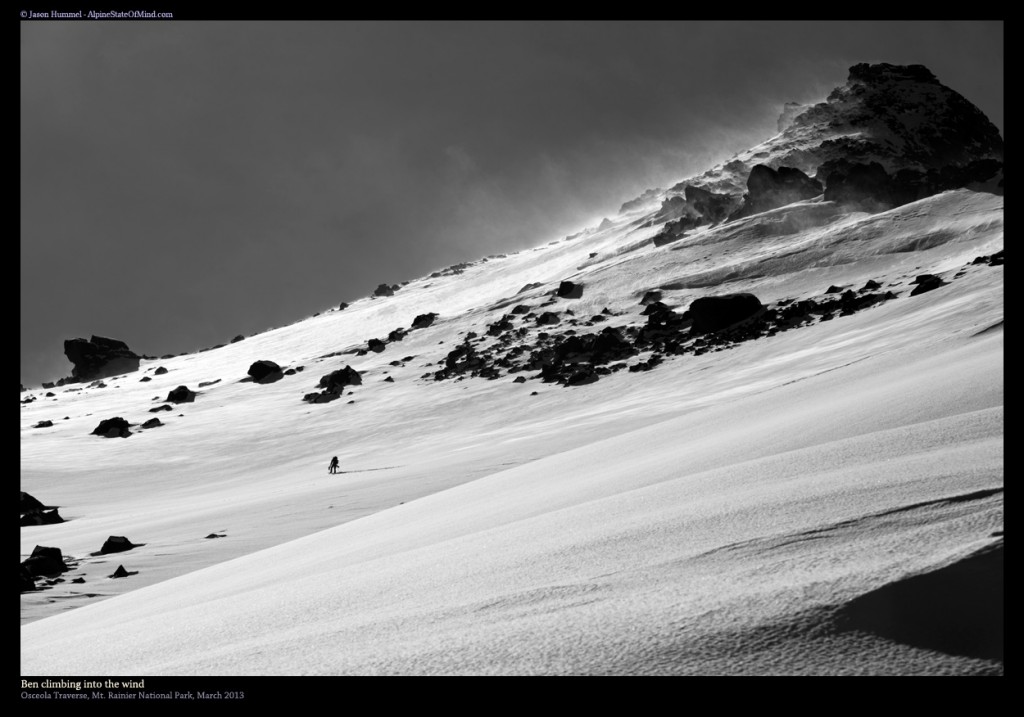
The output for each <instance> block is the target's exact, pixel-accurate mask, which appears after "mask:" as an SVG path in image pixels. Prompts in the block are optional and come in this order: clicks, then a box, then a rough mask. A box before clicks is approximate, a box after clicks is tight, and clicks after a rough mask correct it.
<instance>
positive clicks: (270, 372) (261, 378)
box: [247, 359, 284, 383]
mask: <svg viewBox="0 0 1024 717" xmlns="http://www.w3.org/2000/svg"><path fill="white" fill-rule="evenodd" d="M247 375H249V376H252V380H253V381H255V382H256V383H273V382H274V381H280V380H281V378H283V377H284V373H283V372H282V371H281V367H280V366H279V365H278V364H277V363H275V362H273V361H267V360H266V359H261V360H260V361H256V362H254V363H253V364H252V365H251V366H249V370H248V371H247Z"/></svg>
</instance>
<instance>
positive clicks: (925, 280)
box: [910, 274, 946, 296]
mask: <svg viewBox="0 0 1024 717" xmlns="http://www.w3.org/2000/svg"><path fill="white" fill-rule="evenodd" d="M912 283H914V284H917V286H916V287H914V290H913V291H911V292H910V295H911V296H917V295H918V294H924V293H925V292H928V291H932V290H934V289H938V288H939V287H940V286H945V285H946V282H944V281H943V280H942V279H940V278H939V277H937V276H935V275H933V274H922V275H921V276H919V277H917V278H916V279H914V281H913V282H912Z"/></svg>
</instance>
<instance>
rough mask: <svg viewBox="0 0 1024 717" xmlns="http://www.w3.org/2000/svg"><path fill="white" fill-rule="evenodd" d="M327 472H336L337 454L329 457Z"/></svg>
mask: <svg viewBox="0 0 1024 717" xmlns="http://www.w3.org/2000/svg"><path fill="white" fill-rule="evenodd" d="M327 472H328V473H337V472H338V457H337V456H334V458H332V459H331V465H330V467H329V468H328V469H327Z"/></svg>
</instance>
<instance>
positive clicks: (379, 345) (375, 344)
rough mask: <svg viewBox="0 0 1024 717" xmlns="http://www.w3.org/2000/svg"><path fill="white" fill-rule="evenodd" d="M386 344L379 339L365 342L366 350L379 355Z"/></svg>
mask: <svg viewBox="0 0 1024 717" xmlns="http://www.w3.org/2000/svg"><path fill="white" fill-rule="evenodd" d="M385 346H386V344H385V343H384V342H383V341H381V340H380V339H370V340H369V341H367V342H366V348H368V349H369V350H370V351H373V352H375V353H380V352H381V351H383V350H384V348H385Z"/></svg>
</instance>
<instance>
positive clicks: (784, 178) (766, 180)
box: [729, 164, 823, 221]
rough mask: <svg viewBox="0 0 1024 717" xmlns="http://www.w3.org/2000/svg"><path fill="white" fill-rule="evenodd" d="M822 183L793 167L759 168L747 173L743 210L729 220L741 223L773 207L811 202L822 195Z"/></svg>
mask: <svg viewBox="0 0 1024 717" xmlns="http://www.w3.org/2000/svg"><path fill="white" fill-rule="evenodd" d="M822 191H823V188H822V186H821V182H819V181H818V180H816V179H811V178H810V177H808V176H807V175H806V174H804V173H803V172H801V171H800V170H799V169H796V168H794V167H779V168H778V170H774V169H772V168H771V167H769V166H767V165H764V164H758V165H755V166H754V167H753V169H751V170H750V175H749V176H748V177H747V193H746V195H744V197H743V206H742V207H740V208H739V209H737V210H736V211H735V212H733V213H732V214H731V215H730V216H729V219H730V221H731V220H733V219H740V218H741V217H749V216H750V215H752V214H759V213H761V212H766V211H768V210H769V209H775V208H776V207H784V206H786V205H787V204H792V203H793V202H801V201H803V200H805V199H812V198H814V197H816V196H818V195H819V194H821V193H822Z"/></svg>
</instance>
